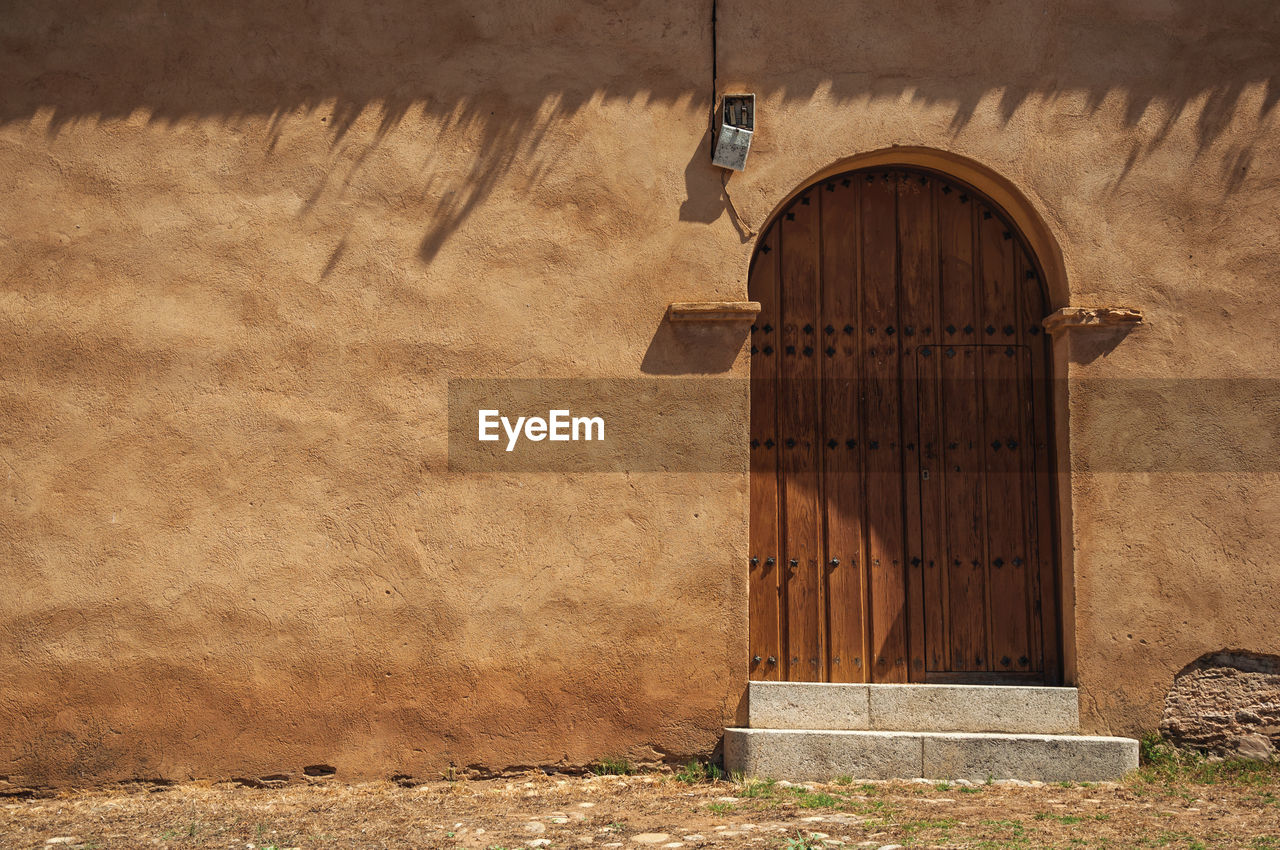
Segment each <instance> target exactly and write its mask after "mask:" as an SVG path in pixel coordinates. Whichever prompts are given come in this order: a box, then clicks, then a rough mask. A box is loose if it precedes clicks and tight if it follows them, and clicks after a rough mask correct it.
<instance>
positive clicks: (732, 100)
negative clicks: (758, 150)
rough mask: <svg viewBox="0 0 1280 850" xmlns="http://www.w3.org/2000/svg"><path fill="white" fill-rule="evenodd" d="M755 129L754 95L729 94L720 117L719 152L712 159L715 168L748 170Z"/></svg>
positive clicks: (726, 96) (717, 138)
mask: <svg viewBox="0 0 1280 850" xmlns="http://www.w3.org/2000/svg"><path fill="white" fill-rule="evenodd" d="M755 129H756V96H755V95H754V94H727V95H725V96H724V104H723V106H722V107H721V113H720V133H719V135H718V136H717V137H716V150H715V153H714V154H713V155H712V157H711V162H712V164H713V165H718V166H720V167H721V168H731V169H733V170H734V171H741V170H742V169H744V168H746V167H747V153H748V152H749V151H750V150H751V134H752V133H754V132H755Z"/></svg>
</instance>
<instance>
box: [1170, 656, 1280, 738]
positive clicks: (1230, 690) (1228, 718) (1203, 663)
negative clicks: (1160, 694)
mask: <svg viewBox="0 0 1280 850" xmlns="http://www.w3.org/2000/svg"><path fill="white" fill-rule="evenodd" d="M1160 731H1161V733H1163V734H1164V735H1165V736H1166V737H1168V738H1169V739H1170V740H1172V741H1174V742H1175V743H1178V744H1181V745H1183V746H1188V747H1195V748H1197V749H1201V750H1205V751H1207V752H1210V753H1213V754H1215V755H1220V756H1229V755H1231V756H1245V757H1248V758H1259V759H1269V758H1274V757H1275V756H1276V753H1277V749H1278V748H1280V656H1275V655H1257V654H1255V653H1249V652H1231V651H1229V650H1223V651H1222V652H1215V653H1211V654H1209V655H1205V656H1204V657H1202V658H1197V659H1196V660H1195V662H1194V663H1192V664H1188V665H1187V667H1186V668H1185V669H1184V670H1182V671H1181V672H1180V673H1178V675H1177V676H1175V677H1174V680H1173V687H1172V688H1170V689H1169V693H1168V695H1167V696H1166V697H1165V700H1164V716H1163V717H1161V718H1160Z"/></svg>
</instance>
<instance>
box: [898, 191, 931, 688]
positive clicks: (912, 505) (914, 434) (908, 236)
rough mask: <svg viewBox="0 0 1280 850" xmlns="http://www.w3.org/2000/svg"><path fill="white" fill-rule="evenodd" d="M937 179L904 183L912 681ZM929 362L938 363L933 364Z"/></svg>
mask: <svg viewBox="0 0 1280 850" xmlns="http://www.w3.org/2000/svg"><path fill="white" fill-rule="evenodd" d="M936 190H937V180H936V179H935V178H934V177H932V176H931V175H928V174H920V173H915V172H910V173H908V174H907V175H906V176H905V178H904V179H903V180H902V181H901V182H900V183H899V184H898V255H899V263H900V268H899V282H900V287H901V288H900V290H899V293H900V294H899V304H898V317H899V321H900V323H901V328H900V333H901V340H902V342H901V345H902V348H903V356H902V366H903V372H902V390H901V398H902V423H903V426H902V450H903V461H902V483H903V519H904V529H903V531H904V535H905V541H906V559H907V562H906V578H907V600H908V604H907V610H906V612H905V613H904V616H905V617H906V621H907V624H908V632H907V648H908V650H909V658H910V662H909V669H908V676H907V678H908V679H909V680H910V681H912V682H920V681H924V676H925V673H926V662H925V659H926V637H925V632H926V627H925V615H924V604H925V603H924V599H925V594H924V576H925V571H926V569H927V567H926V559H925V556H924V550H923V545H924V528H923V526H924V522H925V520H924V516H923V513H922V510H923V502H922V498H921V497H922V493H921V487H922V486H923V482H922V479H921V469H922V464H921V457H922V454H921V452H922V451H923V448H922V446H921V438H920V435H921V427H920V426H921V420H920V412H921V411H920V409H919V401H920V394H919V392H918V381H919V379H918V376H917V374H916V366H917V365H919V364H918V359H917V357H916V355H915V352H916V350H917V346H919V345H922V344H927V343H928V342H929V341H930V340H931V339H932V338H933V334H934V329H935V328H936V327H937V324H938V252H937V235H936V233H935V228H934V224H935V215H934V193H935V192H936ZM928 365H930V366H932V363H929V364H928Z"/></svg>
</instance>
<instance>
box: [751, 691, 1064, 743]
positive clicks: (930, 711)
mask: <svg viewBox="0 0 1280 850" xmlns="http://www.w3.org/2000/svg"><path fill="white" fill-rule="evenodd" d="M747 700H748V702H747V725H748V726H750V727H751V728H752V729H833V730H835V729H844V730H861V731H876V730H880V731H886V732H1008V733H1016V734H1039V735H1070V734H1072V733H1075V732H1078V731H1080V709H1079V698H1078V696H1077V693H1076V689H1075V688H1044V687H1022V686H1008V685H833V684H824V683H819V682H751V683H749V685H748V689H747Z"/></svg>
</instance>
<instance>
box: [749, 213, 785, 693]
mask: <svg viewBox="0 0 1280 850" xmlns="http://www.w3.org/2000/svg"><path fill="white" fill-rule="evenodd" d="M781 255H782V252H781V251H779V250H778V227H777V225H774V226H773V227H771V228H770V229H769V230H767V231H765V233H764V235H763V236H762V237H761V238H760V244H759V246H758V247H757V248H756V257H755V262H754V263H752V266H751V276H750V280H749V287H750V291H751V294H752V297H753V298H755V299H756V300H757V301H759V302H760V315H759V316H758V317H757V319H756V323H755V325H753V326H752V328H751V473H750V474H751V531H750V536H751V545H750V550H751V553H750V576H751V579H750V602H749V610H750V622H751V629H750V650H751V662H750V671H751V678H752V679H756V680H763V681H770V680H776V679H778V678H780V677H781V671H782V669H783V665H782V663H781V662H780V661H779V658H780V657H781V649H780V647H781V640H780V638H781V632H780V629H781V622H782V619H781V608H780V603H781V593H782V587H781V585H780V584H779V582H778V576H779V575H780V574H781V570H780V569H779V568H778V558H779V557H780V555H781V546H780V545H779V543H780V527H779V522H780V516H779V505H778V396H777V389H778V352H777V342H778V337H779V334H778V326H779V322H780V320H779V314H778V258H779V257H780V256H781Z"/></svg>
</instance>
